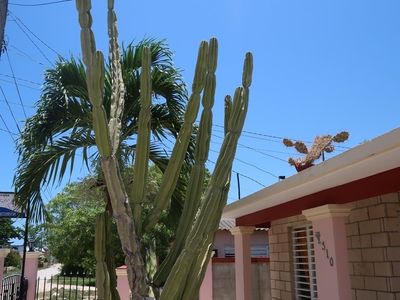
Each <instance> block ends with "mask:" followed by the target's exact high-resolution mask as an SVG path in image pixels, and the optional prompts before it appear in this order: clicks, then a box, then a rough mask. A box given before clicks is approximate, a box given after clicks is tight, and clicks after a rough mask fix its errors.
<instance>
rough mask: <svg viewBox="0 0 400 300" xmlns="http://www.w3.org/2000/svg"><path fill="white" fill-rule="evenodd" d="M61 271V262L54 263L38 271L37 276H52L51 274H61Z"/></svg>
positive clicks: (41, 277)
mask: <svg viewBox="0 0 400 300" xmlns="http://www.w3.org/2000/svg"><path fill="white" fill-rule="evenodd" d="M60 271H61V264H54V265H51V266H50V267H48V268H46V269H41V270H39V271H38V273H37V278H40V279H43V278H45V277H46V278H50V277H51V276H54V275H57V274H59V273H60Z"/></svg>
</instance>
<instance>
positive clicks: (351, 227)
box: [268, 193, 400, 300]
mask: <svg viewBox="0 0 400 300" xmlns="http://www.w3.org/2000/svg"><path fill="white" fill-rule="evenodd" d="M352 205H353V206H354V207H353V209H352V211H351V214H350V216H349V217H348V219H347V224H346V232H347V244H348V251H349V252H348V254H349V269H350V278H351V288H352V298H353V299H354V300H381V299H382V300H400V197H399V194H398V193H392V194H387V195H382V196H378V197H373V198H369V199H364V200H360V201H356V202H354V203H352ZM306 223H310V222H308V221H307V220H306V219H305V217H304V216H302V215H299V216H293V217H290V218H285V219H280V220H277V221H273V222H272V223H271V229H270V230H269V231H268V233H269V247H270V273H271V275H270V276H271V296H272V299H274V300H275V299H295V296H294V285H293V260H292V252H291V240H290V233H291V228H292V227H296V226H300V225H303V224H306Z"/></svg>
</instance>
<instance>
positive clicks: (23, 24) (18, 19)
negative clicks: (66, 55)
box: [10, 12, 62, 57]
mask: <svg viewBox="0 0 400 300" xmlns="http://www.w3.org/2000/svg"><path fill="white" fill-rule="evenodd" d="M10 13H11V12H10ZM11 15H12V17H13V18H14V20H16V21H17V22H20V23H21V24H22V26H24V27H25V28H26V30H28V31H29V32H30V33H31V34H32V35H33V36H34V37H35V38H37V39H38V40H39V42H41V43H42V44H43V45H45V46H46V47H47V48H48V49H50V50H51V51H53V52H54V53H55V54H56V55H58V56H59V57H62V55H61V54H60V53H58V52H57V51H56V50H54V48H52V47H50V46H49V44H47V43H46V42H45V41H43V40H42V39H41V38H40V37H38V36H37V35H36V34H35V33H34V32H33V31H32V30H30V29H29V27H28V26H26V25H25V23H24V22H22V20H21V19H20V18H18V17H17V16H16V15H14V14H13V13H11Z"/></svg>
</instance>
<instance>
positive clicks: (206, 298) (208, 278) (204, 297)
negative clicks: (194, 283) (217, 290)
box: [199, 258, 213, 300]
mask: <svg viewBox="0 0 400 300" xmlns="http://www.w3.org/2000/svg"><path fill="white" fill-rule="evenodd" d="M212 299H213V275H212V258H210V261H209V262H208V265H207V270H206V274H205V276H204V279H203V282H202V283H201V286H200V295H199V300H212Z"/></svg>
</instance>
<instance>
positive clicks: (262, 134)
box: [213, 125, 351, 149]
mask: <svg viewBox="0 0 400 300" xmlns="http://www.w3.org/2000/svg"><path fill="white" fill-rule="evenodd" d="M213 126H216V127H220V128H224V126H221V125H213ZM242 132H243V133H245V134H246V133H247V134H249V135H256V136H260V137H267V138H270V139H278V140H281V141H282V140H283V139H285V138H284V137H282V136H277V135H271V134H265V133H259V132H253V131H248V130H242ZM249 137H250V136H249ZM265 140H268V141H271V142H272V141H273V142H278V143H281V141H276V140H269V139H265ZM292 140H293V141H295V142H303V143H307V144H312V143H313V142H311V141H302V140H299V139H292ZM335 147H338V148H343V149H351V147H346V146H340V145H335Z"/></svg>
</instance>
